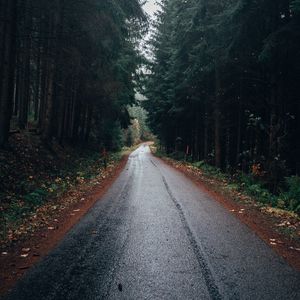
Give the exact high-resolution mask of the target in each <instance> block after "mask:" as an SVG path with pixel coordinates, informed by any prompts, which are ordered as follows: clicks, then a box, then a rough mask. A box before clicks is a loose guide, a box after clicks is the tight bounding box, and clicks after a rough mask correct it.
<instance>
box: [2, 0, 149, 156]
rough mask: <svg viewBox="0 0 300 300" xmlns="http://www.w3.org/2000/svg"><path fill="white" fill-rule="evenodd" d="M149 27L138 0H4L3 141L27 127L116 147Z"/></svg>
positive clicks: (47, 136)
mask: <svg viewBox="0 0 300 300" xmlns="http://www.w3.org/2000/svg"><path fill="white" fill-rule="evenodd" d="M146 29H147V19H146V16H145V13H144V11H143V10H142V7H141V5H140V3H139V1H138V0H130V1H128V0H126V1H125V0H114V1H97V0H85V1H81V0H75V1H74V0H54V1H47V0H1V1H0V40H1V42H0V60H1V61H0V66H1V68H0V79H1V82H0V105H1V109H0V146H2V147H3V146H4V147H5V146H6V145H7V144H8V139H9V135H10V134H11V133H14V132H15V131H19V130H24V129H26V130H29V131H31V132H36V133H37V134H39V135H40V136H41V138H42V140H43V141H44V142H45V143H47V144H49V145H50V144H51V142H52V141H56V142H58V143H59V144H61V145H64V144H66V143H67V144H73V145H79V144H81V145H82V144H85V143H89V144H95V145H98V146H99V145H102V147H106V148H107V149H109V150H114V149H116V148H117V147H118V144H119V139H120V130H121V129H122V128H127V127H128V126H129V125H130V122H131V120H130V116H129V113H128V106H129V105H132V104H134V103H135V86H136V83H137V78H136V76H137V72H136V70H137V68H138V65H139V64H140V63H141V61H142V56H141V55H140V53H139V51H137V48H138V43H139V40H140V38H141V35H142V34H143V32H144V31H145V30H146Z"/></svg>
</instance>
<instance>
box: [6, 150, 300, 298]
mask: <svg viewBox="0 0 300 300" xmlns="http://www.w3.org/2000/svg"><path fill="white" fill-rule="evenodd" d="M5 299H18V300H22V299H26V300H27V299H28V300H35V299H36V300H41V299H43V300H46V299H57V300H60V299H64V300H66V299H83V300H86V299H255V300H256V299H272V300H274V299H284V300H287V299H293V300H295V299H300V275H299V272H296V271H294V270H293V269H292V268H290V267H289V266H288V265H287V263H286V262H285V261H284V260H283V259H282V258H280V257H279V256H277V255H276V254H275V253H274V252H273V250H272V249H271V248H270V247H269V246H268V245H267V244H265V243H264V242H263V241H262V240H260V239H259V238H258V237H257V236H256V235H255V233H253V232H252V231H251V230H250V229H249V228H248V227H247V226H245V225H244V224H242V223H241V222H240V221H239V220H238V219H237V218H236V217H235V216H234V215H232V214H231V213H230V212H228V211H227V210H226V209H225V208H223V207H222V206H221V205H220V204H219V203H217V202H216V201H215V200H213V199H211V198H210V197H209V196H208V195H207V194H205V193H204V192H202V191H201V190H200V189H199V188H198V187H197V186H196V185H194V183H193V182H191V181H190V180H189V179H187V178H186V177H185V176H184V175H182V174H180V173H179V172H177V171H175V170H173V169H172V168H171V167H169V166H167V165H166V164H164V163H163V162H161V161H160V160H159V159H157V158H155V157H153V156H152V155H151V154H150V150H149V147H148V146H141V147H140V148H138V149H137V150H136V151H135V152H133V153H132V155H131V156H130V157H129V161H128V163H127V165H126V168H125V169H124V171H123V172H122V173H121V175H120V176H119V178H118V179H117V180H116V182H115V183H114V184H113V185H112V187H111V188H110V190H109V191H108V192H107V194H106V195H105V196H104V197H103V198H102V199H101V200H100V201H98V202H97V204H96V205H95V206H94V207H93V208H92V209H91V210H90V211H89V213H88V214H87V215H86V216H85V217H84V218H83V219H82V220H81V222H80V223H78V224H77V225H76V226H75V227H74V228H73V229H72V230H71V231H70V232H69V233H68V234H67V235H66V237H65V238H64V240H63V241H62V242H61V243H60V244H59V245H58V246H57V247H56V249H54V250H53V251H52V252H51V253H50V254H49V255H48V256H47V257H46V258H45V259H43V260H42V261H41V262H40V263H39V264H37V265H36V266H35V267H33V268H32V269H31V270H30V271H29V272H28V273H27V274H26V275H25V277H24V278H23V279H22V280H21V281H20V282H19V283H18V284H17V285H16V287H15V288H14V290H13V291H12V292H11V293H10V294H9V295H8V296H7V297H6V298H5Z"/></svg>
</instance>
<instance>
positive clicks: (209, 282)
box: [150, 159, 222, 300]
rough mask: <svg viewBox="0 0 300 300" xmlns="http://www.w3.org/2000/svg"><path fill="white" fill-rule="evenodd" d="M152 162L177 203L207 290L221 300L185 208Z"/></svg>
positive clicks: (214, 297)
mask: <svg viewBox="0 0 300 300" xmlns="http://www.w3.org/2000/svg"><path fill="white" fill-rule="evenodd" d="M150 161H151V163H152V164H153V165H154V166H155V167H156V168H157V169H158V171H159V173H160V175H161V177H162V180H163V183H164V185H165V188H166V190H167V192H168V194H169V197H170V198H171V200H172V201H173V203H174V204H175V207H176V209H177V211H178V213H179V217H180V220H181V222H182V224H183V228H184V230H185V232H186V234H187V236H188V239H189V241H190V244H191V246H192V249H193V252H194V254H195V256H196V258H197V261H198V263H199V266H200V269H201V273H202V275H203V277H204V280H205V283H206V286H207V290H208V292H209V294H210V296H211V298H212V299H213V300H221V299H222V296H221V294H220V292H219V289H218V286H217V285H216V283H215V280H214V278H213V275H212V272H211V270H210V268H209V266H208V263H207V262H206V260H205V258H204V255H203V250H202V249H201V246H199V245H198V243H197V241H196V238H195V236H194V234H193V232H192V230H191V228H190V226H189V224H188V222H187V219H186V217H185V215H184V212H183V209H182V207H181V205H180V203H179V202H178V200H177V199H176V197H175V196H174V195H173V193H172V191H171V189H170V186H169V185H168V183H167V180H166V178H165V176H164V175H163V174H162V172H161V170H160V168H159V167H158V166H157V165H156V164H155V163H154V162H153V160H152V159H150Z"/></svg>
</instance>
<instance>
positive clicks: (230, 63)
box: [144, 0, 300, 193]
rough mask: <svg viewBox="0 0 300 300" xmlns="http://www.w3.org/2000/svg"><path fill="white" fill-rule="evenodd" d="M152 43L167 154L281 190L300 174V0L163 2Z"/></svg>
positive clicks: (157, 110) (156, 112) (152, 117)
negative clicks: (245, 175)
mask: <svg viewBox="0 0 300 300" xmlns="http://www.w3.org/2000/svg"><path fill="white" fill-rule="evenodd" d="M150 46H151V50H152V51H153V57H152V59H151V62H150V72H149V74H148V76H147V80H146V83H145V86H146V95H147V98H148V101H146V102H145V103H144V106H145V107H146V108H147V110H148V112H149V123H150V125H151V128H152V130H153V132H154V133H155V134H156V135H157V136H158V138H159V140H160V142H161V145H162V147H163V148H164V149H165V151H166V152H167V153H169V154H173V155H174V156H175V157H183V156H185V158H186V159H189V160H192V161H204V162H206V163H208V164H210V165H213V166H215V167H217V168H219V169H221V170H223V171H227V172H229V173H233V172H236V171H237V170H239V171H242V172H244V173H252V174H254V175H256V177H259V178H260V179H262V181H263V182H265V184H266V186H267V187H268V189H269V190H271V191H272V192H274V193H277V192H278V191H279V190H280V189H281V188H282V187H283V185H284V180H285V177H287V176H292V175H299V172H300V159H299V156H300V139H299V136H300V90H299V83H300V1H299V0H293V1H290V0H259V1H255V0H222V1H219V0H210V1H208V0H202V1H198V0H189V1H181V0H164V1H162V2H161V11H160V12H159V13H158V14H157V22H156V23H155V30H154V31H153V33H152V38H151V42H150ZM293 178H294V186H295V188H297V186H298V190H299V186H300V181H299V177H293Z"/></svg>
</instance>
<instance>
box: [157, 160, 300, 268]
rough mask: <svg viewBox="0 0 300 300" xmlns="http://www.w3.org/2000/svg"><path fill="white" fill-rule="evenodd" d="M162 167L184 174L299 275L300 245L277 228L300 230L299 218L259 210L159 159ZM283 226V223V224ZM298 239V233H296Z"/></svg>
mask: <svg viewBox="0 0 300 300" xmlns="http://www.w3.org/2000/svg"><path fill="white" fill-rule="evenodd" d="M158 159H160V160H162V161H163V162H164V163H166V164H168V165H169V166H171V167H172V168H174V169H176V170H177V171H179V172H181V173H182V174H184V175H185V176H186V177H188V178H189V179H190V180H192V181H193V182H194V183H195V184H196V185H197V186H198V187H199V188H200V189H201V190H202V191H204V192H205V193H207V194H209V195H210V196H211V197H212V198H213V199H215V200H216V201H218V202H219V203H220V204H222V205H223V207H225V208H226V209H227V210H228V211H229V212H230V213H232V214H233V215H235V216H236V217H237V218H238V219H239V220H240V221H241V222H243V223H244V224H246V225H247V226H248V227H249V228H250V229H251V230H253V231H254V232H255V233H256V234H257V235H258V236H259V237H260V238H261V239H262V240H263V241H264V242H265V243H266V244H268V245H269V246H270V247H271V248H272V249H273V250H274V251H275V252H276V253H277V254H278V255H280V256H281V257H283V258H284V259H285V260H286V261H287V262H288V264H289V265H290V266H291V267H293V268H294V269H296V270H298V271H300V242H299V240H296V239H294V238H291V236H290V235H289V232H288V230H286V231H284V230H283V228H282V227H281V226H279V225H281V224H286V223H287V224H290V225H289V226H294V227H296V228H297V230H298V231H299V230H300V222H299V218H294V217H293V216H292V215H290V214H289V213H288V212H287V213H285V212H284V211H278V210H273V209H272V208H270V207H261V206H260V205H258V204H257V203H256V202H255V201H253V200H251V199H250V198H249V197H246V196H245V195H242V194H241V193H235V192H228V191H225V190H224V189H222V186H223V185H224V183H223V182H219V181H218V180H216V179H214V180H212V179H209V178H205V177H204V176H203V175H202V174H201V173H199V171H198V170H196V169H194V168H191V167H190V166H189V165H188V164H184V163H181V162H178V161H175V160H172V159H169V158H164V157H162V158H161V157H160V158H159V157H158ZM284 222H285V223H284ZM298 234H299V235H300V231H299V232H298Z"/></svg>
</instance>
